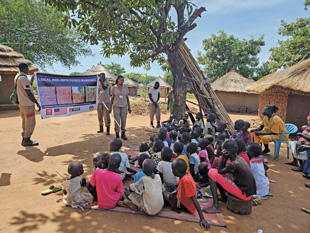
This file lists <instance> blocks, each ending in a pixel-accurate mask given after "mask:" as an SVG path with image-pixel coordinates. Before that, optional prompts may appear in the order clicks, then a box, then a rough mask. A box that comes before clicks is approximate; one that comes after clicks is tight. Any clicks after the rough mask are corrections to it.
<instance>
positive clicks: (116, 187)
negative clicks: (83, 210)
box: [89, 153, 124, 209]
mask: <svg viewBox="0 0 310 233" xmlns="http://www.w3.org/2000/svg"><path fill="white" fill-rule="evenodd" d="M121 162H122V158H121V156H120V155H119V154H118V153H113V154H112V155H111V158H110V160H109V165H108V168H107V169H96V170H95V172H94V174H93V175H92V176H91V177H90V180H89V183H90V184H91V185H92V186H95V187H96V190H97V197H98V205H99V207H100V208H103V209H112V208H114V207H115V206H116V205H117V203H118V201H119V200H120V199H121V198H122V196H123V194H124V189H123V179H122V176H121V175H120V174H117V173H115V170H116V169H117V168H119V167H120V164H121Z"/></svg>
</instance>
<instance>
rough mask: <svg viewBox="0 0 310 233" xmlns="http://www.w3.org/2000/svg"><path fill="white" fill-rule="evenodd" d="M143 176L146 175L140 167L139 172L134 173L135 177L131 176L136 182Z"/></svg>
mask: <svg viewBox="0 0 310 233" xmlns="http://www.w3.org/2000/svg"><path fill="white" fill-rule="evenodd" d="M143 176H146V175H145V173H144V172H143V170H142V169H140V170H139V172H137V173H136V174H135V177H134V178H133V182H134V183H136V182H137V181H138V180H140V179H141V178H142V177H143Z"/></svg>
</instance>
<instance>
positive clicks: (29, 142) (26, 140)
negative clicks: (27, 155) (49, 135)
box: [23, 137, 39, 147]
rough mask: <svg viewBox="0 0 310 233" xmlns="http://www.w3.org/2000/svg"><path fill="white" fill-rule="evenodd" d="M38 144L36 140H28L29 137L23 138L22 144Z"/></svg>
mask: <svg viewBox="0 0 310 233" xmlns="http://www.w3.org/2000/svg"><path fill="white" fill-rule="evenodd" d="M38 145H39V143H38V142H36V141H32V140H30V137H29V138H25V139H24V142H23V146H25V147H26V146H38Z"/></svg>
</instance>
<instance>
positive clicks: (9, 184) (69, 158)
mask: <svg viewBox="0 0 310 233" xmlns="http://www.w3.org/2000/svg"><path fill="white" fill-rule="evenodd" d="M231 117H232V120H233V121H234V120H236V119H245V120H248V121H251V120H252V119H253V121H255V119H257V117H256V116H249V115H236V114H232V115H231ZM167 118H168V115H167V114H163V115H162V119H163V120H165V119H167ZM36 120H37V125H36V128H35V131H34V135H33V139H35V140H37V141H39V143H40V145H39V146H38V147H32V148H31V147H29V148H24V147H22V146H21V145H20V144H21V136H20V132H21V118H20V116H19V111H8V112H0V129H1V130H0V145H1V146H0V152H1V156H0V168H1V169H0V171H1V178H0V203H1V204H0V206H1V209H2V211H1V212H0V219H1V220H0V221H1V224H0V232H46V233H47V232H96V233H97V232H98V233H99V232H109V233H110V232H150V233H155V232H156V233H157V232H158V233H163V232H192V233H193V232H203V231H204V230H203V229H202V228H200V227H199V224H198V223H189V222H183V221H176V220H171V219H166V218H159V217H149V216H144V215H133V214H124V213H115V212H112V211H96V210H85V211H82V210H80V209H71V208H68V207H65V206H64V205H63V203H62V202H59V203H57V202H56V201H57V200H58V199H60V198H61V197H62V196H61V193H57V194H51V195H48V196H41V191H42V190H45V189H47V188H48V187H49V186H50V185H51V184H58V185H60V184H61V183H62V178H61V177H60V176H59V175H57V174H56V172H55V171H56V170H58V171H60V172H61V173H63V174H67V166H68V164H70V163H71V162H74V161H75V162H76V161H78V162H82V163H83V164H84V169H85V174H84V177H87V178H89V177H90V176H91V174H92V171H93V168H92V154H94V153H95V152H97V151H102V152H106V151H108V145H109V141H110V140H111V139H113V138H114V136H115V135H114V133H112V135H110V136H106V135H105V134H97V133H96V131H97V130H98V124H97V115H96V112H95V111H93V112H89V113H84V114H79V115H75V116H70V117H61V118H50V119H46V120H41V119H40V115H39V114H37V115H36ZM127 129H128V131H127V136H128V138H129V140H128V141H125V142H124V143H123V144H124V146H129V145H131V144H140V143H141V142H142V141H146V140H148V139H149V136H150V134H151V133H153V132H156V129H151V128H150V127H149V117H148V116H147V115H134V116H132V115H129V116H128V120H127ZM271 149H272V150H273V146H272V147H271ZM268 159H269V166H270V169H269V171H268V176H269V178H270V179H273V180H275V181H276V183H275V184H271V187H270V191H271V192H272V193H273V194H274V197H270V198H269V199H268V200H266V201H263V203H262V205H260V206H256V207H253V209H252V214H251V215H247V216H241V215H236V214H234V213H232V212H230V211H229V210H227V208H226V206H225V205H224V204H223V203H221V207H222V210H223V214H224V217H225V220H226V223H227V225H228V227H227V228H221V227H215V226H212V229H211V232H221V233H224V232H257V230H258V229H263V232H264V233H271V232H309V228H310V223H309V217H310V215H308V214H306V213H304V212H302V211H301V210H300V209H301V208H302V207H308V208H310V202H309V194H310V189H307V188H306V187H305V186H304V183H305V182H306V181H307V180H306V179H305V178H303V177H302V175H301V173H296V172H293V171H291V167H290V166H287V165H284V162H286V161H289V160H287V159H286V149H285V147H284V146H283V147H282V149H281V152H280V160H279V161H275V160H273V158H272V156H270V157H269V158H268Z"/></svg>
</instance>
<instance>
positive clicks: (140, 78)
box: [123, 72, 158, 84]
mask: <svg viewBox="0 0 310 233" xmlns="http://www.w3.org/2000/svg"><path fill="white" fill-rule="evenodd" d="M123 76H124V77H129V78H130V79H132V80H133V81H135V82H138V83H143V84H148V83H150V82H152V81H154V80H155V79H157V78H158V77H156V76H153V75H147V76H145V75H144V74H140V73H134V72H132V73H128V74H124V75H123Z"/></svg>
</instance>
